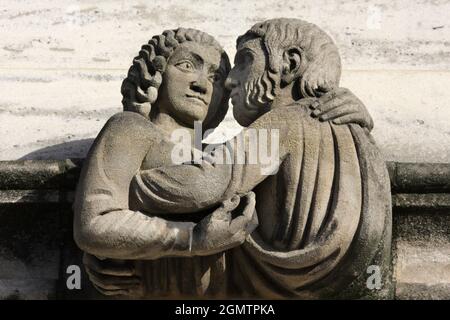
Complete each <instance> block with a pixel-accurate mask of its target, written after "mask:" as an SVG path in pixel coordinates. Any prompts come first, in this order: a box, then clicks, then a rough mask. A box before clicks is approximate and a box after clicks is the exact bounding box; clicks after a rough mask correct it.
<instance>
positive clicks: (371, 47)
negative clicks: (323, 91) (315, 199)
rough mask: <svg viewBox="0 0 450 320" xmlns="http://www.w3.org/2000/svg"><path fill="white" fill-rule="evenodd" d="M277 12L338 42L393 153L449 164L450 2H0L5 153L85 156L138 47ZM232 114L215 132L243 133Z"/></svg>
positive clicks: (348, 74)
mask: <svg viewBox="0 0 450 320" xmlns="http://www.w3.org/2000/svg"><path fill="white" fill-rule="evenodd" d="M274 17H295V18H302V19H305V20H308V21H310V22H314V23H316V24H318V25H319V26H320V27H322V28H323V29H324V30H326V31H327V32H328V33H329V34H330V35H331V36H332V37H333V38H334V39H335V41H336V42H337V44H338V46H339V48H340V51H341V54H342V58H343V66H344V72H343V75H342V86H345V87H348V88H350V89H351V90H352V91H353V92H355V93H356V94H357V95H358V96H359V97H360V98H361V99H362V100H363V102H364V103H365V104H366V105H367V107H368V109H369V111H370V112H371V114H372V115H373V118H374V120H375V129H374V131H373V134H374V136H375V138H376V140H377V142H378V143H379V145H380V146H381V148H382V151H383V152H384V154H385V155H386V159H387V160H392V161H410V162H423V161H427V162H450V125H449V124H450V108H449V101H450V22H449V21H450V1H444V0H441V1H439V0H404V1H402V0H395V1H392V0H382V1H362V0H361V1H360V0H343V1H327V0H304V1H288V0H282V1H274V0H259V1H238V0H230V1H218V0H212V1H200V0H190V1H185V0H179V1H176V0H164V1H161V0H153V1H130V0H127V1H123V0H121V1H102V0H100V1H96V2H95V3H94V2H92V1H68V0H61V1H46V0H41V1H31V0H22V1H11V0H9V1H8V0H0V30H1V36H0V160H13V159H64V158H68V157H83V156H84V155H85V153H86V151H87V149H88V147H89V145H90V143H91V142H92V138H94V137H95V136H96V134H97V133H98V132H99V130H100V129H101V127H102V126H103V124H104V123H105V121H106V120H107V119H108V118H109V117H110V116H111V115H113V114H114V113H116V112H118V111H120V110H121V103H120V101H121V95H120V84H121V81H122V79H123V78H124V77H125V75H126V72H127V69H128V67H129V66H130V64H131V61H132V59H133V57H134V56H135V55H136V54H137V52H138V51H139V49H140V46H141V45H142V44H143V43H145V42H147V41H148V40H149V39H150V38H151V37H152V36H153V35H156V34H159V33H161V32H162V31H163V30H165V29H169V28H176V27H178V26H185V27H193V28H198V29H201V30H205V31H207V32H209V33H211V34H212V35H213V36H215V37H216V38H217V39H218V40H219V41H220V42H221V43H222V44H223V46H224V47H225V49H226V50H227V51H228V53H229V54H230V56H231V57H233V55H234V53H235V48H234V45H235V39H236V37H237V36H238V35H240V34H242V33H243V32H245V31H246V30H247V29H248V28H250V27H251V26H252V25H253V24H254V23H256V22H258V21H261V20H265V19H268V18H274ZM238 130H239V126H237V124H236V123H235V122H234V120H233V119H232V117H231V114H229V117H227V120H226V121H225V122H224V123H223V125H221V127H220V130H219V131H218V132H217V133H216V134H215V137H216V138H219V139H220V137H221V136H222V135H221V133H223V132H225V133H226V134H227V135H228V136H229V135H232V134H234V133H236V131H238Z"/></svg>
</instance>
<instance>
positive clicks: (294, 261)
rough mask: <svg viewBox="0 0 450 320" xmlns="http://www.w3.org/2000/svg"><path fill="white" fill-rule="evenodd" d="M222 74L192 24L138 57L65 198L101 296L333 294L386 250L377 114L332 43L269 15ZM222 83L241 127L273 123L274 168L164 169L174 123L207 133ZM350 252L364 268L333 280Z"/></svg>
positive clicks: (241, 42)
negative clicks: (349, 85)
mask: <svg viewBox="0 0 450 320" xmlns="http://www.w3.org/2000/svg"><path fill="white" fill-rule="evenodd" d="M321 66H322V68H321ZM229 69H230V66H229V62H228V58H227V56H226V54H225V52H224V51H223V50H222V49H221V47H220V46H219V45H218V44H217V42H216V41H215V40H214V39H213V38H212V37H211V36H209V35H208V34H206V33H204V32H200V31H197V30H193V29H182V28H180V29H177V30H170V31H166V32H164V33H163V35H160V36H156V37H153V39H152V40H150V41H149V44H148V45H144V46H143V47H142V50H141V51H140V53H139V56H138V57H136V58H135V59H134V61H133V65H132V67H131V68H130V70H129V72H128V77H127V78H126V79H125V80H124V82H123V85H122V95H123V101H122V102H123V105H124V110H125V111H124V112H123V113H120V114H117V115H115V116H113V117H112V118H111V119H110V120H109V121H108V122H107V124H106V125H105V127H104V128H103V129H102V131H101V132H100V134H99V135H98V137H97V139H96V140H95V142H94V144H93V146H92V148H91V150H90V152H89V154H88V157H87V160H86V163H85V165H84V167H83V171H82V174H81V178H80V182H79V185H78V188H77V195H76V201H75V203H74V211H75V221H74V236H75V240H76V242H77V244H78V245H79V247H80V248H81V249H82V250H83V251H85V252H86V253H87V254H86V256H85V257H86V258H85V265H86V267H87V271H88V273H89V275H90V279H91V280H92V282H93V284H94V285H95V286H96V287H97V289H98V290H99V291H100V292H102V293H103V294H105V295H127V296H130V297H141V298H142V297H159V296H170V297H186V296H188V297H196V296H197V297H198V296H205V295H214V296H218V295H219V296H220V295H222V296H223V295H225V296H228V297H238V296H252V297H325V296H333V294H335V293H336V292H340V291H342V290H344V289H345V288H346V286H348V285H350V283H352V281H353V280H354V278H355V277H356V276H355V275H357V276H360V274H361V272H360V271H361V270H360V269H361V266H365V265H366V264H367V261H369V260H370V261H372V260H371V259H372V258H373V257H374V255H375V253H376V252H381V251H382V250H381V251H380V250H378V251H377V248H378V247H376V246H375V245H374V241H377V240H379V241H378V242H380V241H381V240H383V239H385V238H384V237H385V236H387V234H388V231H387V229H386V222H383V221H387V220H385V219H387V218H385V216H386V214H385V213H383V212H381V210H380V208H379V206H380V205H376V204H375V202H374V201H373V198H375V197H377V196H380V197H381V196H384V191H386V190H385V186H384V185H382V183H384V181H383V177H381V178H379V180H376V179H375V178H374V175H375V174H381V175H382V174H384V171H383V168H380V165H379V163H378V162H377V161H378V160H374V161H372V158H374V159H375V158H376V157H377V153H376V151H374V150H375V149H374V146H373V142H372V141H369V140H367V139H368V130H367V128H369V129H370V128H371V127H372V121H371V118H370V116H369V115H368V114H367V111H366V110H365V108H364V106H363V105H362V103H361V102H360V101H359V100H358V99H357V98H356V97H354V96H353V94H351V93H350V92H349V91H348V90H345V89H340V88H338V84H339V77H340V60H339V55H338V53H337V49H336V48H335V45H334V44H333V43H332V41H331V39H330V38H329V37H328V36H327V35H326V34H325V33H323V32H322V31H321V30H320V29H319V28H317V27H316V26H314V25H310V24H306V23H304V22H302V21H300V20H274V21H268V22H264V23H262V24H259V25H256V26H254V27H253V28H252V29H251V30H250V31H249V32H247V33H246V34H245V35H244V36H243V37H240V38H239V39H238V52H237V55H236V59H235V66H234V68H233V69H232V70H231V72H230V73H229ZM228 73H229V74H228ZM225 79H226V81H225ZM230 93H231V97H232V102H233V105H234V109H233V114H234V116H235V118H236V120H237V121H238V122H239V123H240V124H241V125H243V126H249V129H267V130H269V131H270V130H278V131H279V134H280V159H279V160H280V163H281V164H280V167H279V170H278V172H277V173H276V174H274V175H261V170H259V169H260V167H259V166H258V165H257V164H256V165H255V164H249V163H248V162H245V163H244V164H233V165H227V164H217V163H214V161H213V162H212V163H211V162H209V161H206V162H202V163H200V164H198V163H197V164H191V165H190V164H184V165H172V161H171V159H170V155H171V150H172V149H173V147H174V145H173V143H172V142H171V141H170V140H169V139H168V137H169V136H170V134H171V132H173V131H174V130H176V129H178V128H186V129H188V130H191V131H190V132H192V129H193V124H194V121H202V122H203V129H210V128H215V127H216V126H217V125H218V124H219V123H220V121H221V120H222V119H223V118H224V116H225V113H226V111H227V101H228V97H229V95H230ZM350 123H353V124H350ZM358 124H359V125H358ZM363 127H365V128H363ZM248 132H249V131H248V129H244V130H243V132H242V133H241V134H240V135H239V136H238V137H236V138H235V139H233V140H232V141H229V142H228V145H231V146H232V148H235V146H236V144H237V142H236V141H237V140H238V139H241V138H242V139H244V140H245V139H246V135H247V134H248ZM366 144H368V146H365V145H366ZM216 151H217V152H216V155H220V154H221V152H223V153H226V152H227V151H229V150H228V149H227V148H226V147H225V146H224V147H222V148H217V149H216ZM372 153H374V154H372ZM232 154H233V155H234V153H232ZM245 156H246V157H248V150H246V153H245ZM371 157H372V158H371ZM213 160H214V159H213ZM372 162H375V165H373V164H372ZM236 163H238V162H236ZM377 182H380V184H381V185H382V187H383V188H381V189H380V190H379V191H378V192H377V191H375V190H374V186H375V184H376V183H377ZM252 190H254V192H255V193H256V201H255V194H254V193H253V192H252ZM368 195H370V197H368ZM383 205H384V202H383ZM255 207H256V211H255ZM383 208H384V207H383ZM384 209H386V208H384ZM377 210H378V211H377ZM370 215H373V217H372V216H370ZM258 221H259V226H258V228H257V229H256V230H255V228H256V226H257V225H258ZM375 224H376V225H375ZM369 238H370V239H369ZM369 240H370V241H369ZM381 243H385V241H384V242H383V241H381ZM377 245H378V246H379V243H377ZM374 246H375V247H376V248H375V247H374ZM353 250H356V253H358V252H362V251H364V250H365V251H364V252H365V254H364V255H363V256H362V257H361V258H356V259H355V253H354V252H353ZM358 250H359V251H358ZM350 253H351V254H350ZM349 254H350V258H351V259H353V260H351V261H356V263H357V265H358V267H348V268H347V269H349V270H350V271H352V272H350V271H349V272H350V276H347V275H346V273H345V272H344V273H343V274H344V275H343V278H342V279H341V278H339V277H337V278H336V276H333V274H334V273H335V271H336V270H338V269H339V268H343V267H344V266H346V264H348V261H350V260H349ZM382 257H383V259H384V256H382ZM352 268H354V269H356V271H355V270H353V269H352ZM358 268H359V269H358ZM329 277H331V278H329ZM330 279H331V280H330ZM330 281H331V284H332V285H331V286H330V287H329V288H328V289H326V290H325V289H323V287H324V286H327V285H328V284H330ZM315 286H317V287H315ZM343 288H344V289H343ZM344 291H345V290H344Z"/></svg>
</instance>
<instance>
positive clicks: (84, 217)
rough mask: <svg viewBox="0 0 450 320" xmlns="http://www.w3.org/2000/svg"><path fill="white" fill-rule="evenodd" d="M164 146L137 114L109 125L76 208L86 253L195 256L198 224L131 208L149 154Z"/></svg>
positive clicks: (78, 234)
mask: <svg viewBox="0 0 450 320" xmlns="http://www.w3.org/2000/svg"><path fill="white" fill-rule="evenodd" d="M162 141H163V139H162V136H161V135H160V134H159V132H158V131H157V130H156V128H155V127H153V125H152V123H151V122H149V121H148V120H146V119H145V118H144V117H142V116H141V115H138V114H135V113H131V112H123V113H120V114H117V115H115V116H113V117H112V118H111V119H110V120H109V121H108V122H107V123H106V125H105V126H104V128H103V129H102V131H101V132H100V134H99V135H98V137H97V139H96V140H95V142H94V144H93V146H92V148H91V150H90V152H89V154H88V157H87V160H86V162H85V164H84V166H83V171H82V173H81V177H80V181H79V185H78V188H77V193H76V198H75V202H74V214H75V215H74V237H75V241H76V243H77V244H78V246H79V247H80V248H81V249H82V250H84V251H86V252H88V253H90V254H93V255H97V256H100V257H108V258H113V259H156V258H159V257H161V256H163V255H164V256H186V255H192V253H191V252H190V245H191V244H192V243H191V241H192V230H193V228H194V223H191V222H171V221H166V220H164V219H161V218H158V217H152V216H149V215H146V214H144V213H142V212H139V211H132V210H129V208H128V197H129V186H130V181H131V180H132V178H133V176H134V175H135V174H136V172H138V170H139V168H140V166H141V163H142V160H143V159H144V157H145V155H146V154H147V152H148V151H149V148H150V147H151V146H156V145H158V144H160V143H162Z"/></svg>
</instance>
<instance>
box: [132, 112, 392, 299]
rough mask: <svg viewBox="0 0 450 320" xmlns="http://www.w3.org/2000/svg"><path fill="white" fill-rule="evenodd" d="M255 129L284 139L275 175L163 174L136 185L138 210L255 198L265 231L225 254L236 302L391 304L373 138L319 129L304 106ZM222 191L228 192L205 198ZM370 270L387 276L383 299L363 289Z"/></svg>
mask: <svg viewBox="0 0 450 320" xmlns="http://www.w3.org/2000/svg"><path fill="white" fill-rule="evenodd" d="M298 108H303V110H304V112H299V109H298ZM250 128H255V129H262V128H269V129H271V130H273V129H277V130H279V133H280V139H279V140H280V167H279V170H278V172H277V173H276V174H275V175H269V176H263V175H261V170H260V169H261V168H260V167H259V166H258V165H254V164H244V165H242V164H241V165H240V164H234V165H233V169H232V171H231V173H230V170H229V168H227V166H226V165H210V164H207V163H206V164H202V165H196V166H194V165H186V166H184V165H182V166H173V167H162V168H158V169H153V170H148V171H142V172H141V173H140V174H138V176H137V177H135V179H133V182H132V188H131V198H130V199H131V201H132V202H134V203H135V204H134V205H136V206H141V209H142V210H144V211H152V210H156V211H158V210H159V212H161V211H165V210H167V211H168V212H170V211H171V210H175V208H177V210H180V208H183V209H185V210H186V212H191V211H193V210H195V209H196V208H199V207H201V206H208V205H212V204H214V203H217V202H218V201H221V200H222V199H224V198H227V197H229V196H230V195H232V194H244V193H245V192H248V191H250V190H252V189H253V191H254V192H255V193H256V210H257V213H258V219H259V227H258V228H257V230H256V231H255V232H253V233H252V235H251V237H249V238H248V240H247V241H246V242H245V243H244V245H242V246H240V247H238V248H235V249H232V250H229V251H227V252H226V274H224V277H226V278H227V279H228V282H229V284H230V288H229V289H230V290H231V292H230V295H233V296H235V295H237V296H250V297H251V296H255V297H263V298H288V297H291V298H337V297H348V298H355V297H365V298H388V297H389V295H390V288H389V285H388V284H389V283H390V272H389V261H390V239H391V219H392V217H391V200H390V184H389V176H388V173H387V169H386V166H385V162H384V160H383V159H382V157H381V155H380V153H379V151H378V149H377V147H376V146H375V143H374V141H373V140H372V137H371V136H370V134H369V133H368V131H366V129H362V128H361V127H359V126H358V125H333V124H331V123H330V122H320V121H318V120H317V119H314V118H312V117H311V116H310V114H309V111H308V108H307V107H305V106H301V105H294V106H289V107H283V108H279V109H274V110H272V111H270V112H268V113H266V114H265V115H263V116H262V117H260V118H259V119H258V120H257V121H255V122H254V123H253V124H252V125H251V126H250ZM242 134H244V135H245V130H244V133H242ZM269 136H270V135H269ZM247 151H248V150H247ZM247 156H248V154H247ZM167 177H171V179H167ZM218 182H220V183H221V184H222V185H223V186H224V187H223V188H216V189H219V190H217V191H216V192H214V191H212V190H211V188H208V185H210V184H214V185H217V183H218ZM199 186H203V189H204V191H202V190H196V189H195V188H196V187H199ZM221 189H222V190H221ZM223 190H225V191H223ZM192 192H196V197H195V198H193V197H192ZM168 194H171V195H172V196H170V197H169V196H168ZM269 195H270V196H269ZM133 199H134V200H133ZM274 199H276V201H273V200H274ZM177 212H179V211H177ZM370 265H376V266H379V267H380V270H381V276H382V283H383V284H384V287H383V289H381V290H379V291H376V290H375V291H372V290H370V289H368V288H367V287H366V279H367V277H368V276H369V274H367V268H368V267H369V266H370Z"/></svg>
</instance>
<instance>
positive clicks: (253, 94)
mask: <svg viewBox="0 0 450 320" xmlns="http://www.w3.org/2000/svg"><path fill="white" fill-rule="evenodd" d="M275 83H276V82H275V79H274V74H271V73H270V72H269V71H267V70H266V71H264V73H263V75H262V76H260V77H259V78H256V79H252V80H250V81H248V82H246V83H245V84H244V92H245V101H244V102H245V106H246V107H247V108H248V109H250V110H266V109H267V111H268V109H269V107H270V104H271V103H272V101H273V99H274V98H275V97H274V94H275Z"/></svg>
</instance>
